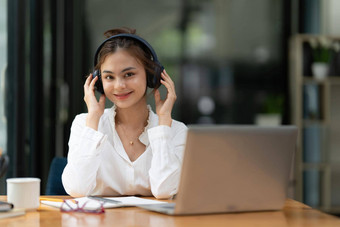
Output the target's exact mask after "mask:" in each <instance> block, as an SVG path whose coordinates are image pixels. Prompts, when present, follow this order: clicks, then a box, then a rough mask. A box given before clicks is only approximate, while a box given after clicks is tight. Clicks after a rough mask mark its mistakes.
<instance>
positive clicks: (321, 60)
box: [309, 36, 332, 80]
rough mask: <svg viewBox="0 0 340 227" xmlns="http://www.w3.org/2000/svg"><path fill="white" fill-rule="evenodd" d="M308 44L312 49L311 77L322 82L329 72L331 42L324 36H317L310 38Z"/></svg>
mask: <svg viewBox="0 0 340 227" xmlns="http://www.w3.org/2000/svg"><path fill="white" fill-rule="evenodd" d="M309 44H310V46H311V47H312V55H313V56H312V57H313V63H312V73H313V76H314V78H315V79H317V80H323V79H324V78H325V77H326V76H327V75H328V72H329V65H330V62H331V57H332V52H331V47H332V41H331V40H330V39H329V38H327V37H325V36H319V37H314V38H310V39H309Z"/></svg>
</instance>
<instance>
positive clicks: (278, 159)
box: [140, 125, 297, 215]
mask: <svg viewBox="0 0 340 227" xmlns="http://www.w3.org/2000/svg"><path fill="white" fill-rule="evenodd" d="M296 141H297V128H296V127H295V126H279V127H258V126H226V125H219V126H189V129H188V134H187V141H186V147H185V153H184V159H183V165H182V170H181V179H180V183H179V188H178V193H177V195H176V198H175V202H174V203H167V204H154V205H145V206H144V205H143V206H140V207H142V208H144V209H148V210H152V211H156V212H161V213H165V214H170V215H187V214H207V213H227V212H248V211H266V210H279V209H282V207H283V205H284V202H285V200H286V196H287V188H288V181H289V174H290V171H291V167H292V163H293V155H294V153H295V149H296Z"/></svg>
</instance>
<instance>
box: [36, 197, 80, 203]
mask: <svg viewBox="0 0 340 227" xmlns="http://www.w3.org/2000/svg"><path fill="white" fill-rule="evenodd" d="M66 200H69V201H71V202H73V203H75V200H74V199H66ZM40 201H50V202H61V203H62V202H64V201H65V200H64V199H57V198H40Z"/></svg>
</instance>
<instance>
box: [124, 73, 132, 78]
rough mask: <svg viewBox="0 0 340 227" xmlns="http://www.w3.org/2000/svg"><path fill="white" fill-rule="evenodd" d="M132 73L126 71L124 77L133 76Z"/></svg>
mask: <svg viewBox="0 0 340 227" xmlns="http://www.w3.org/2000/svg"><path fill="white" fill-rule="evenodd" d="M133 75H134V74H133V73H127V74H125V77H130V76H133Z"/></svg>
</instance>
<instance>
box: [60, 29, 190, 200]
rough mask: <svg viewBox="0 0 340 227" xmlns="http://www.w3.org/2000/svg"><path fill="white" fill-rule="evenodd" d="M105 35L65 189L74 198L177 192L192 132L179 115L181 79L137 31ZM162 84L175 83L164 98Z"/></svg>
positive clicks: (76, 127) (74, 135)
mask: <svg viewBox="0 0 340 227" xmlns="http://www.w3.org/2000/svg"><path fill="white" fill-rule="evenodd" d="M105 36H106V37H107V38H108V39H106V40H105V41H104V42H103V44H102V45H101V46H100V47H99V48H98V50H97V53H96V56H95V70H96V71H95V72H96V73H95V74H96V76H95V77H94V76H92V75H90V76H89V77H88V78H87V80H86V82H85V84H84V93H85V95H84V101H85V103H86V105H87V109H88V113H83V114H80V115H77V116H76V117H75V119H74V121H73V123H72V127H71V135H70V140H69V152H68V163H67V165H66V167H65V169H64V172H63V175H62V181H63V185H64V188H65V190H66V192H67V193H68V194H69V195H71V196H74V197H80V196H87V195H107V196H120V195H143V196H150V195H153V196H155V197H156V198H169V197H171V196H173V195H174V194H176V192H177V186H178V183H179V176H180V168H181V163H182V157H183V152H184V145H185V139H186V131H187V127H186V126H185V125H184V124H183V123H181V122H178V121H175V120H173V119H172V118H171V112H172V108H173V105H174V102H175V100H176V92H175V86H174V83H173V81H172V80H171V78H170V76H169V75H168V74H167V72H166V71H165V70H163V68H162V66H161V65H160V63H159V62H158V60H157V56H156V55H155V53H154V51H153V50H152V47H151V46H149V44H148V43H146V41H145V40H143V39H141V38H140V37H138V36H136V35H135V30H132V29H113V30H109V31H107V32H106V33H105ZM160 85H164V86H165V87H166V89H167V96H166V98H165V99H164V100H162V99H161V97H160V93H159V91H158V87H159V86H160ZM101 86H102V89H103V91H102V92H103V94H102V95H101V97H100V98H99V100H97V99H96V97H95V89H96V87H97V88H99V90H100V87H101ZM147 87H151V88H154V98H155V106H156V113H154V112H153V111H152V110H151V107H150V106H149V105H148V104H147V100H146V96H147ZM106 98H108V99H109V100H110V101H111V102H112V103H114V105H113V107H112V108H110V109H104V105H105V99H106Z"/></svg>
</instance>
